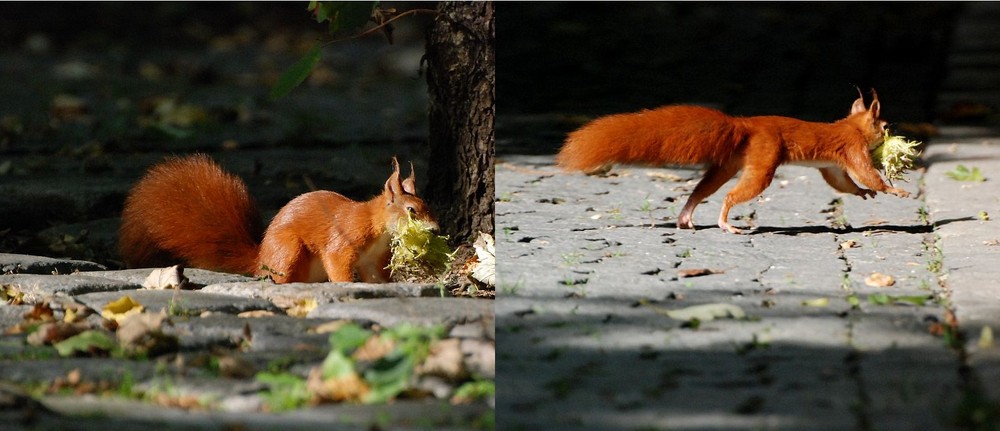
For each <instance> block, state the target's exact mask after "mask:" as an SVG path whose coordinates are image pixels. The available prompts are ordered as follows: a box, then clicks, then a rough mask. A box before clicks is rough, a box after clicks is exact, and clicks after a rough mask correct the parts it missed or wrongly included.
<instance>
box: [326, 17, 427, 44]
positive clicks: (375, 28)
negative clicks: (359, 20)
mask: <svg viewBox="0 0 1000 431" xmlns="http://www.w3.org/2000/svg"><path fill="white" fill-rule="evenodd" d="M418 13H437V11H436V10H434V9H410V10H408V11H406V12H402V13H400V14H399V15H396V16H394V17H392V18H389V19H387V20H385V21H384V22H382V23H381V24H379V25H377V26H375V27H372V28H370V29H368V30H365V31H363V32H361V33H358V34H355V35H351V36H347V37H342V38H340V39H333V40H331V41H328V42H325V43H323V46H327V45H330V44H332V43H336V42H343V41H345V40H351V39H358V38H362V37H365V36H368V35H369V34H372V33H374V32H376V31H379V30H381V29H383V28H385V26H387V25H389V24H392V22H393V21H396V20H398V19H400V18H402V17H404V16H407V15H414V14H418Z"/></svg>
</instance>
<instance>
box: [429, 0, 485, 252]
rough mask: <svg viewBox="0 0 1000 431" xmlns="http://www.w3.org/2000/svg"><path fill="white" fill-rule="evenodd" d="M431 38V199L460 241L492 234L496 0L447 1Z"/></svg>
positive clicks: (444, 227)
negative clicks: (483, 233)
mask: <svg viewBox="0 0 1000 431" xmlns="http://www.w3.org/2000/svg"><path fill="white" fill-rule="evenodd" d="M437 10H438V14H437V16H436V17H435V19H434V24H433V26H432V28H431V30H430V32H429V33H428V36H427V69H426V70H427V84H428V90H429V92H430V112H429V120H430V131H429V132H430V133H429V141H430V172H429V173H428V175H429V176H428V178H429V180H430V182H429V185H428V190H427V193H426V197H427V201H428V202H429V203H430V205H431V207H432V208H433V209H434V210H435V211H436V214H437V216H438V219H439V221H440V222H441V227H442V230H443V231H444V233H445V234H447V235H451V237H452V240H453V241H455V242H471V241H472V240H473V239H474V238H475V236H476V235H478V232H487V233H489V234H491V235H492V234H493V214H494V190H495V188H494V181H493V180H494V176H493V156H494V149H493V146H494V142H495V140H494V136H493V127H494V116H495V112H496V111H495V109H494V87H495V82H496V74H495V68H494V46H495V43H494V42H495V40H496V37H495V31H494V20H493V3H492V2H442V3H439V4H438V7H437Z"/></svg>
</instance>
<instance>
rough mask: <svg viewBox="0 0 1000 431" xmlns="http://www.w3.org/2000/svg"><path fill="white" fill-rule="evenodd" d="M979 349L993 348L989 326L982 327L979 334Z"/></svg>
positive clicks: (991, 331)
mask: <svg viewBox="0 0 1000 431" xmlns="http://www.w3.org/2000/svg"><path fill="white" fill-rule="evenodd" d="M979 348H980V349H991V348H993V328H991V327H989V326H983V330H982V331H980V332H979Z"/></svg>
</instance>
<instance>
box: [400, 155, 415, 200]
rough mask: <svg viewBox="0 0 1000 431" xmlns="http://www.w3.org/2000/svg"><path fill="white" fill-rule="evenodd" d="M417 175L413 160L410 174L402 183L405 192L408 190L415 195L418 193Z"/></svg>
mask: <svg viewBox="0 0 1000 431" xmlns="http://www.w3.org/2000/svg"><path fill="white" fill-rule="evenodd" d="M415 175H416V172H415V171H414V169H413V162H410V176H408V177H406V179H405V180H403V182H402V185H403V191H404V192H407V193H409V194H411V195H414V196H416V195H417V179H416V176H415Z"/></svg>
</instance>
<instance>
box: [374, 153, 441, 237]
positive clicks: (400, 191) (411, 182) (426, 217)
mask: <svg viewBox="0 0 1000 431" xmlns="http://www.w3.org/2000/svg"><path fill="white" fill-rule="evenodd" d="M382 195H383V196H385V197H386V198H387V199H386V213H387V214H386V215H387V220H386V226H388V227H389V229H390V230H391V229H395V227H396V226H399V222H400V221H405V220H406V217H410V218H413V219H415V220H419V221H421V222H424V223H426V224H428V225H429V226H430V228H431V230H433V231H437V230H438V224H437V220H435V219H434V215H433V214H431V210H430V208H429V207H428V206H427V204H425V203H424V200H423V199H420V198H419V197H417V181H416V178H415V176H414V172H413V162H410V176H408V177H406V178H405V179H403V180H400V179H399V162H397V161H396V158H395V157H393V158H392V175H389V179H388V180H386V182H385V188H384V189H383V191H382Z"/></svg>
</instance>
